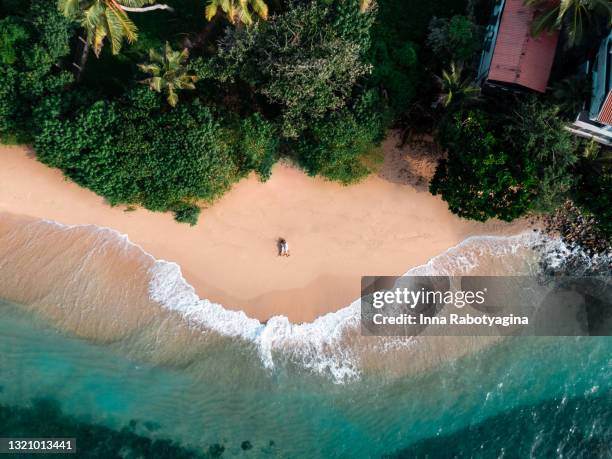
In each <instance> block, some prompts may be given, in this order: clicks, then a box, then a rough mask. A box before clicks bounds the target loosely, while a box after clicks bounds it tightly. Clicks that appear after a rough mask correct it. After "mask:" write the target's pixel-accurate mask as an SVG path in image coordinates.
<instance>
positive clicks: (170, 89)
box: [138, 42, 198, 107]
mask: <svg viewBox="0 0 612 459" xmlns="http://www.w3.org/2000/svg"><path fill="white" fill-rule="evenodd" d="M187 59H189V51H188V50H187V49H184V50H182V51H174V50H173V49H172V48H171V47H170V45H169V44H168V42H166V46H165V47H164V50H163V52H162V53H161V54H160V53H158V52H157V51H155V50H154V49H150V50H149V60H150V62H149V63H148V64H140V65H139V66H138V68H140V70H141V71H143V72H144V73H148V74H150V75H151V76H150V77H149V78H147V79H146V80H143V81H142V83H144V84H148V85H149V87H150V88H151V89H153V90H154V91H157V92H159V93H161V92H165V93H167V100H168V103H169V104H170V105H171V106H173V107H175V106H176V104H177V102H178V94H177V91H179V90H181V89H195V84H194V83H195V82H196V81H197V80H198V77H197V76H195V75H190V74H189V73H188V71H189V70H188V68H187V65H186V63H187Z"/></svg>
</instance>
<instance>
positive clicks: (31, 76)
mask: <svg viewBox="0 0 612 459" xmlns="http://www.w3.org/2000/svg"><path fill="white" fill-rule="evenodd" d="M72 33H73V27H72V24H71V23H70V21H68V20H67V19H65V18H64V17H63V16H62V15H61V14H60V13H59V11H58V10H57V2H56V1H55V0H40V1H36V2H31V4H30V5H29V6H28V7H27V8H24V11H23V17H16V16H8V17H6V18H4V19H2V20H0V62H1V63H2V65H0V136H1V137H4V136H8V135H13V136H17V138H18V139H20V140H22V141H29V140H31V137H32V135H33V131H35V130H36V129H37V128H38V127H39V124H38V120H39V119H40V118H41V117H42V118H48V117H50V116H52V113H45V112H44V110H45V109H46V108H48V107H49V106H48V105H45V104H43V101H44V100H45V99H47V98H48V97H50V96H52V95H56V98H58V97H60V94H61V92H62V91H64V89H65V88H66V87H67V86H68V84H70V83H71V82H72V75H71V74H70V73H69V72H67V71H65V70H62V66H61V65H60V64H61V60H62V59H63V58H64V57H66V56H67V55H68V54H69V52H70V47H69V45H68V44H69V40H70V37H71V35H72ZM36 113H38V115H37V116H35V114H36Z"/></svg>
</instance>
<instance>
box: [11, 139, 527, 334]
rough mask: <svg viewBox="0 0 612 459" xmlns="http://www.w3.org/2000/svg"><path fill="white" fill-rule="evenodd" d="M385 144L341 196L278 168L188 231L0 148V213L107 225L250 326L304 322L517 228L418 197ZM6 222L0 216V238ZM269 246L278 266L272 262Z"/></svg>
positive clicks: (421, 184) (420, 166) (427, 164)
mask: <svg viewBox="0 0 612 459" xmlns="http://www.w3.org/2000/svg"><path fill="white" fill-rule="evenodd" d="M397 145H398V140H397V138H396V137H394V136H391V137H390V138H389V139H387V141H386V142H385V144H384V145H383V148H384V151H385V162H384V164H383V166H382V168H381V171H380V172H379V173H378V174H376V175H372V176H370V177H369V178H367V179H366V180H364V181H363V182H361V183H359V184H356V185H352V186H346V187H345V186H342V185H339V184H336V183H331V182H328V181H325V180H323V179H319V178H311V177H308V176H306V175H305V174H304V173H303V172H301V171H300V170H298V169H296V168H294V167H291V166H289V165H286V164H278V165H276V166H275V168H274V171H273V174H272V178H271V179H270V180H269V181H268V182H266V183H261V182H259V181H258V179H257V178H256V177H255V176H251V177H249V178H248V179H244V180H242V181H240V182H239V183H238V184H236V185H235V186H234V188H233V189H232V190H231V191H230V192H229V193H227V194H226V195H225V196H224V197H223V198H221V199H220V200H219V201H218V202H216V203H215V204H214V205H212V206H210V207H209V208H207V209H204V210H203V212H202V215H201V217H200V222H199V223H198V225H196V226H194V227H190V226H188V225H185V224H179V223H176V222H175V221H174V220H173V218H172V215H171V214H162V213H154V212H149V211H147V210H144V209H136V210H133V211H127V210H126V208H125V206H118V207H110V206H109V205H108V204H107V203H106V202H105V201H104V199H103V198H101V197H99V196H97V195H95V194H94V193H92V192H91V191H89V190H86V189H83V188H81V187H79V186H77V185H76V184H74V183H71V182H69V181H67V180H66V179H65V178H64V177H63V175H62V173H61V172H60V171H59V170H55V169H50V168H48V167H46V166H44V165H43V164H41V163H39V162H37V161H36V160H35V158H34V154H33V152H32V150H31V149H28V148H26V147H9V146H0V213H1V212H6V213H10V214H16V215H22V216H24V217H35V218H40V219H48V220H53V221H57V222H60V223H64V224H69V225H77V224H78V225H81V224H93V225H97V226H103V227H110V228H113V229H115V230H117V231H119V232H120V233H124V234H127V235H128V237H129V239H130V241H132V242H133V243H135V244H137V245H139V246H141V247H142V248H143V249H144V250H145V251H147V252H148V253H150V254H151V255H153V256H154V257H156V258H158V259H165V260H168V261H173V262H176V263H178V264H179V265H180V266H181V268H182V271H183V276H184V277H185V279H186V280H187V281H188V282H189V283H190V284H191V285H192V286H194V288H195V290H196V292H197V293H198V295H199V296H200V297H202V298H207V299H209V300H211V301H213V302H216V303H220V304H222V305H224V306H225V307H226V308H228V309H235V310H243V311H245V313H246V314H247V315H248V316H250V317H254V318H257V319H259V320H262V321H265V320H267V319H269V318H270V317H272V316H274V315H285V316H287V317H288V318H289V320H291V321H292V322H293V323H301V322H308V321H312V320H313V319H315V318H316V317H318V316H320V315H323V314H325V313H327V312H332V311H336V310H338V309H340V308H342V307H344V306H346V305H347V304H349V303H351V302H352V301H354V300H355V299H356V298H358V297H359V292H360V277H361V276H363V275H399V274H403V273H405V272H406V271H407V270H408V269H409V268H411V267H414V266H417V265H420V264H423V263H425V262H427V261H428V260H429V259H430V258H432V257H433V256H435V255H437V254H439V253H441V252H444V251H445V250H446V249H448V248H449V247H452V246H454V245H456V244H458V243H459V242H461V241H462V240H464V239H465V238H466V237H468V236H471V235H481V234H515V233H519V232H521V231H524V229H525V227H526V223H525V222H524V221H522V222H518V223H515V224H512V225H510V224H506V223H502V222H495V221H492V222H488V223H486V224H482V223H477V222H470V221H466V220H462V219H460V218H458V217H456V216H454V215H452V214H451V213H450V212H449V211H448V209H447V206H446V203H444V202H443V201H442V200H441V199H440V198H438V197H435V196H432V195H431V194H429V192H428V191H427V186H426V184H427V179H428V178H429V176H430V175H431V173H432V171H433V170H434V164H435V162H433V161H432V158H431V155H424V154H423V152H419V151H417V150H415V149H410V148H404V149H400V148H399V147H398V146H397ZM25 221H27V219H26V220H24V222H25ZM15 224H17V223H16V219H15V218H13V217H11V218H8V216H7V215H6V214H5V215H4V217H3V216H2V214H0V231H1V230H2V226H3V225H13V226H14V225H15ZM5 230H6V228H5ZM279 237H284V238H286V239H287V241H288V242H289V245H290V249H291V256H290V257H279V256H277V244H276V241H277V239H278V238H279ZM4 249H5V250H7V248H6V247H5V248H4Z"/></svg>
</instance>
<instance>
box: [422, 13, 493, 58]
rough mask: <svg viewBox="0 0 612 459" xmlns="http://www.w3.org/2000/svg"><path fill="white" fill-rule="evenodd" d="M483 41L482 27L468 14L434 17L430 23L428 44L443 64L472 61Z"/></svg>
mask: <svg viewBox="0 0 612 459" xmlns="http://www.w3.org/2000/svg"><path fill="white" fill-rule="evenodd" d="M481 43H482V39H481V31H480V28H479V27H478V26H477V25H476V24H474V23H473V22H472V21H471V20H470V19H469V18H467V17H466V16H459V15H457V16H453V17H452V18H450V19H446V18H444V19H440V18H436V17H434V18H432V20H431V22H430V23H429V34H428V36H427V44H428V45H429V47H430V48H431V50H432V51H433V52H434V53H435V54H436V56H437V58H438V59H439V60H440V62H441V63H442V64H446V63H448V62H451V61H462V62H469V61H471V60H472V58H474V56H475V55H476V53H477V52H478V50H479V49H480V47H481Z"/></svg>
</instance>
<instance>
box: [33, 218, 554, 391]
mask: <svg viewBox="0 0 612 459" xmlns="http://www.w3.org/2000/svg"><path fill="white" fill-rule="evenodd" d="M45 223H47V224H52V225H54V226H55V228H59V229H62V230H65V229H70V228H74V227H77V226H79V227H86V228H88V229H89V230H91V231H95V232H97V233H98V234H99V242H101V244H99V245H98V244H96V245H97V247H96V248H93V247H92V251H96V250H100V249H101V248H102V247H104V246H105V245H106V244H107V243H109V242H112V241H114V242H115V243H117V242H118V243H119V244H120V245H121V246H122V247H124V248H128V247H137V248H138V249H139V250H141V251H142V253H144V254H145V255H146V257H148V258H149V259H150V260H151V261H152V263H151V267H150V269H149V278H150V281H149V286H148V290H149V296H150V298H151V299H152V300H153V301H155V302H156V303H158V304H159V305H161V307H163V308H165V309H167V310H169V311H173V312H176V313H178V314H180V316H181V317H183V319H184V320H185V321H186V322H187V323H188V324H189V325H190V326H192V327H194V328H197V329H198V330H201V331H202V332H203V333H206V332H213V333H218V334H219V335H222V336H226V337H229V338H234V339H239V340H243V341H245V342H248V343H251V344H252V345H253V346H254V347H255V348H256V349H257V352H258V355H259V357H260V359H261V362H262V364H263V365H264V366H265V367H266V368H270V369H272V368H275V367H276V366H277V365H279V364H282V363H283V362H291V363H293V364H297V365H299V366H300V367H302V368H304V369H307V370H310V371H312V372H314V373H317V374H322V375H328V376H330V377H331V379H332V380H333V381H334V382H338V383H340V382H345V381H350V380H353V379H356V378H359V376H360V374H361V368H360V363H359V362H360V361H359V350H358V349H356V346H355V341H356V340H355V339H352V340H351V338H355V337H357V338H358V339H357V341H360V342H361V343H364V342H365V341H364V339H359V338H361V337H360V336H359V332H360V302H359V299H357V300H355V301H354V302H352V303H351V304H350V305H348V306H346V307H344V308H342V309H340V310H338V311H336V312H333V313H329V314H326V315H324V316H321V317H319V318H317V319H316V320H314V321H313V322H310V323H304V324H292V323H291V322H290V321H289V320H288V318H287V317H285V316H275V317H272V318H271V319H270V320H268V321H267V322H266V323H261V322H259V321H258V320H257V319H254V318H251V317H248V316H247V315H246V314H245V313H244V312H242V311H235V310H229V309H226V308H225V307H224V306H222V305H220V304H217V303H213V302H211V301H209V300H208V299H202V298H199V297H198V295H197V294H196V292H195V290H194V288H193V287H192V286H191V285H190V284H189V283H188V282H187V281H186V280H185V279H184V277H183V276H182V273H181V268H180V266H179V265H178V264H176V263H173V262H169V261H165V260H158V259H155V258H154V257H153V256H152V255H150V254H148V253H147V252H146V251H144V250H143V249H142V247H140V246H138V245H136V244H134V243H132V242H131V241H130V240H129V238H128V237H127V236H126V235H125V234H122V233H119V232H118V231H116V230H113V229H110V228H103V227H97V226H94V225H63V224H59V223H57V222H52V221H45ZM543 241H544V239H543V237H542V236H540V235H539V234H538V233H533V232H526V233H522V234H519V235H516V236H473V237H470V238H467V239H465V240H464V241H462V242H461V243H460V244H458V245H456V246H455V247H452V248H450V249H448V250H447V251H445V252H444V253H442V254H440V255H437V256H435V257H433V258H432V259H431V260H430V261H429V262H427V263H426V264H424V265H421V266H417V267H414V268H412V269H410V270H408V271H407V272H406V274H405V275H461V274H467V273H469V272H470V271H472V270H473V269H475V268H476V267H477V266H478V264H479V260H480V259H481V258H482V257H484V256H488V257H498V258H499V259H503V256H504V255H513V254H517V253H518V251H519V250H520V249H521V248H528V247H531V246H533V245H534V244H536V243H542V242H543ZM551 243H552V242H551ZM554 244H557V245H558V241H557V242H554ZM514 274H520V273H514ZM413 343H414V341H413V340H412V339H410V338H405V337H398V338H394V337H385V338H371V339H370V340H369V341H368V342H367V345H368V346H370V348H374V349H375V350H376V352H389V351H395V350H398V349H401V348H405V347H409V346H411V345H413Z"/></svg>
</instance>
